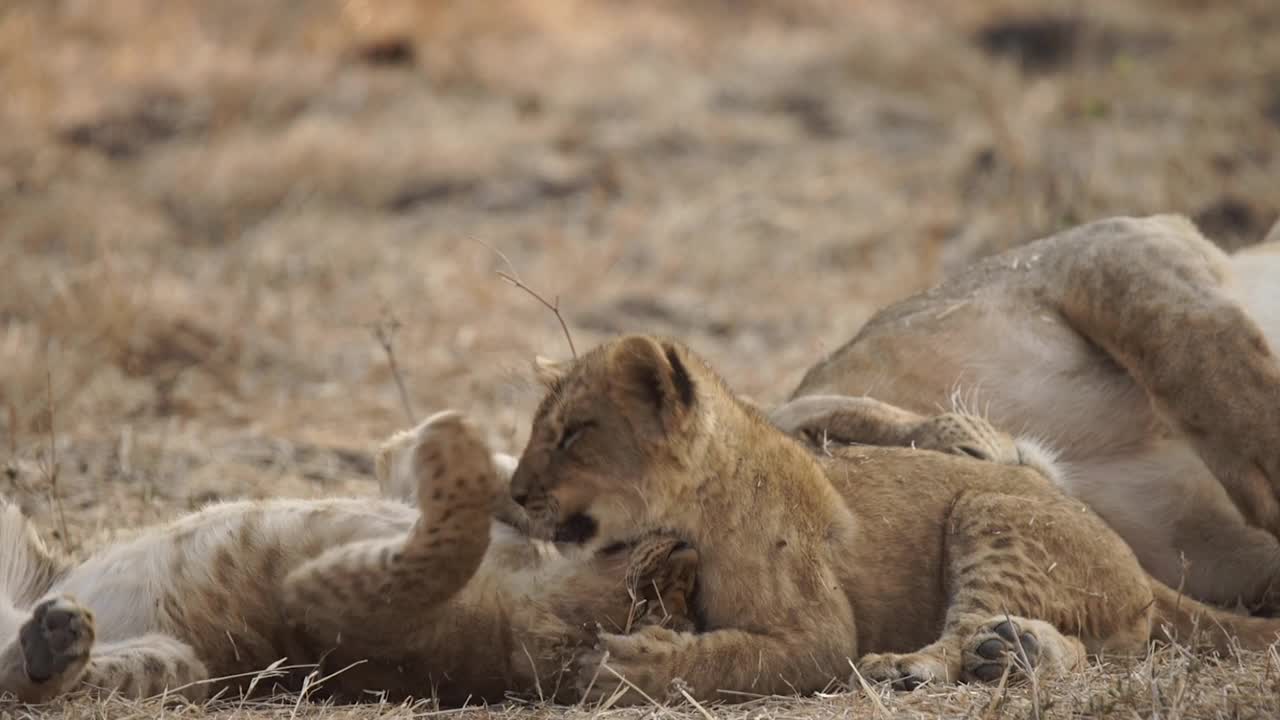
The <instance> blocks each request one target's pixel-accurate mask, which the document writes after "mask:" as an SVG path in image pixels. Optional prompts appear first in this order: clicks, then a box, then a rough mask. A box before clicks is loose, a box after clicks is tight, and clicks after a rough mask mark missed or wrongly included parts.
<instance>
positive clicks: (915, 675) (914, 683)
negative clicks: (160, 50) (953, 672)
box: [858, 652, 951, 691]
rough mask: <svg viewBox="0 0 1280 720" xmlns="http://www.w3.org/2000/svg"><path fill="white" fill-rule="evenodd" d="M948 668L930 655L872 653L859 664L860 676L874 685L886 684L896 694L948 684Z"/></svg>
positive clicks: (859, 661) (925, 653) (922, 653)
mask: <svg viewBox="0 0 1280 720" xmlns="http://www.w3.org/2000/svg"><path fill="white" fill-rule="evenodd" d="M947 670H948V668H947V664H946V662H944V661H943V660H942V659H941V658H938V657H936V656H934V655H933V654H931V653H928V652H918V653H907V654H898V653H871V654H869V655H863V656H862V658H860V659H859V660H858V673H859V674H861V675H862V677H863V679H865V680H866V681H867V682H871V683H882V682H887V683H889V684H891V685H892V686H893V689H894V690H907V691H911V690H915V689H916V688H918V687H920V686H921V685H924V684H925V683H933V684H937V683H946V682H948V681H949V680H950V679H951V678H950V677H949V674H948V672H947Z"/></svg>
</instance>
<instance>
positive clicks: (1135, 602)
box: [858, 493, 1153, 688]
mask: <svg viewBox="0 0 1280 720" xmlns="http://www.w3.org/2000/svg"><path fill="white" fill-rule="evenodd" d="M947 531H948V532H947V537H946V538H945V540H944V543H945V545H946V548H947V556H946V559H945V562H946V565H945V572H946V576H945V583H946V585H947V587H948V588H949V597H950V605H949V606H948V607H947V614H946V619H945V621H944V625H943V629H942V634H941V636H940V637H939V638H938V640H936V641H935V642H933V643H931V644H930V645H928V646H926V647H924V648H921V649H920V650H917V651H915V652H912V653H901V654H899V653H883V654H869V655H866V656H864V657H862V658H861V659H860V660H859V661H858V668H859V672H861V673H862V674H863V676H864V677H866V678H867V679H869V680H876V681H890V682H892V683H894V685H895V686H896V687H905V688H911V687H914V686H915V685H918V684H920V683H922V682H943V683H949V682H956V681H959V680H987V679H989V678H992V677H999V675H998V674H995V675H994V676H993V668H992V667H990V665H991V664H992V663H995V664H997V665H1000V669H1001V672H1003V664H1004V663H1007V662H1011V661H1012V660H1013V659H1014V658H1019V659H1021V660H1022V662H1023V664H1024V666H1025V667H1024V668H1023V669H1026V670H1038V669H1045V670H1056V671H1061V670H1069V669H1072V668H1075V667H1077V666H1078V665H1079V662H1080V660H1081V659H1082V657H1083V654H1084V651H1085V650H1088V651H1091V652H1098V651H1100V650H1103V649H1106V650H1108V651H1110V652H1118V653H1137V652H1140V651H1142V650H1143V649H1144V648H1145V647H1146V642H1147V639H1148V637H1149V633H1150V617H1151V607H1152V603H1153V600H1152V593H1151V589H1150V587H1149V586H1148V584H1147V582H1146V576H1145V574H1144V573H1143V572H1142V570H1141V569H1140V568H1139V566H1138V563H1137V561H1136V559H1134V558H1133V556H1132V554H1131V553H1129V552H1128V551H1127V549H1126V548H1125V546H1124V544H1123V542H1122V541H1121V540H1120V539H1119V538H1118V537H1115V536H1114V535H1112V534H1110V533H1108V532H1107V531H1106V529H1105V527H1104V526H1103V525H1102V523H1101V521H1100V520H1097V519H1096V518H1095V517H1093V516H1091V515H1086V514H1085V513H1084V512H1083V509H1082V507H1080V506H1079V504H1078V503H1072V502H1071V501H1066V500H1063V501H1061V502H1053V501H1050V502H1046V501H1045V499H1044V498H1043V497H1020V496H1012V495H1001V494H991V493H984V494H975V495H963V496H961V497H960V499H958V500H957V501H956V503H955V505H954V507H953V510H952V512H951V515H950V517H949V518H948V520H947ZM1107 558H1114V559H1113V560H1110V561H1108V560H1107ZM1005 622H1010V623H1011V625H1009V626H1004V625H1002V623H1005ZM1024 634H1025V635H1028V636H1029V637H1030V642H1026V640H1027V638H1024V637H1023V635H1024ZM994 641H1001V642H994ZM1019 644H1021V645H1022V647H1021V649H1019V650H1018V652H1011V651H1012V650H1013V649H1014V647H1015V646H1017V645H1019Z"/></svg>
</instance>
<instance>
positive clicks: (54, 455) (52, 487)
mask: <svg viewBox="0 0 1280 720" xmlns="http://www.w3.org/2000/svg"><path fill="white" fill-rule="evenodd" d="M45 391H46V392H47V394H48V402H49V454H48V455H47V456H46V457H45V458H44V460H43V461H42V462H41V465H40V472H41V474H42V475H44V480H45V487H46V489H47V490H48V491H49V505H50V506H52V507H53V509H54V511H55V512H56V513H57V516H58V533H59V535H60V537H61V539H62V546H63V549H70V548H71V535H70V534H69V533H68V531H67V514H66V511H65V510H64V509H63V507H62V498H61V497H60V496H59V494H58V470H59V468H58V435H57V429H56V427H55V424H54V420H55V416H54V410H53V371H51V370H48V369H46V370H45Z"/></svg>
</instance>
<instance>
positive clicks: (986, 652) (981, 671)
mask: <svg viewBox="0 0 1280 720" xmlns="http://www.w3.org/2000/svg"><path fill="white" fill-rule="evenodd" d="M990 632H991V634H992V635H994V637H988V638H987V639H985V640H983V641H982V642H980V643H978V646H977V647H975V648H974V649H973V652H974V654H975V655H977V656H978V657H980V658H982V659H983V660H987V661H989V662H980V663H976V664H975V665H974V666H973V667H971V668H970V669H969V673H970V674H971V675H972V676H973V677H974V678H976V679H977V680H979V681H982V682H995V681H997V680H999V679H1000V677H1001V676H1002V675H1004V672H1005V668H1006V666H1008V665H1009V664H1010V663H1011V662H1012V663H1013V667H1012V669H1014V670H1023V671H1030V670H1032V669H1034V668H1035V667H1036V665H1037V664H1038V663H1039V661H1040V642H1039V641H1038V640H1036V638H1035V636H1034V635H1032V634H1031V633H1029V632H1023V631H1022V628H1020V627H1018V625H1017V624H1016V623H1013V622H1011V621H1008V620H1006V621H1004V622H1001V623H999V624H997V625H995V626H993V627H992V628H991V630H990Z"/></svg>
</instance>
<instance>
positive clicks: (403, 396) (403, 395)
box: [372, 308, 418, 425]
mask: <svg viewBox="0 0 1280 720" xmlns="http://www.w3.org/2000/svg"><path fill="white" fill-rule="evenodd" d="M400 328H401V325H400V319H399V318H397V317H396V316H395V313H393V312H392V311H391V309H390V308H384V309H383V311H382V318H381V319H380V320H378V322H377V323H374V325H373V327H372V330H373V337H374V338H376V339H377V341H378V344H379V345H381V346H382V352H384V353H386V355H387V366H388V367H390V368H391V377H392V378H393V379H395V381H396V389H397V390H398V391H399V392H400V406H401V407H402V408H404V414H405V417H406V418H408V419H409V424H410V425H413V424H415V423H417V422H418V421H417V416H416V415H415V414H414V412H413V405H412V404H411V403H410V402H409V390H408V388H406V387H405V383H404V376H403V375H401V374H400V364H399V363H397V362H396V346H395V339H396V333H397V332H399V331H400Z"/></svg>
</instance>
